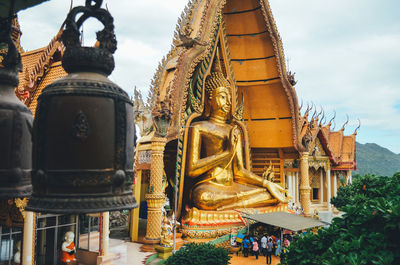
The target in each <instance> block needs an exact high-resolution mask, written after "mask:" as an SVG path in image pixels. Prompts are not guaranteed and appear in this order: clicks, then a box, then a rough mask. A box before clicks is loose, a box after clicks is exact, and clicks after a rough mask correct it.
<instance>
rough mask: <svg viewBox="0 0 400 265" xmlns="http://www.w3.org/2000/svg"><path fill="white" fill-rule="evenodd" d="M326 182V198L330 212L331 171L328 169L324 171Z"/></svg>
mask: <svg viewBox="0 0 400 265" xmlns="http://www.w3.org/2000/svg"><path fill="white" fill-rule="evenodd" d="M326 181H328V189H327V192H328V193H327V196H326V197H327V198H328V210H329V211H330V210H331V169H330V168H329V167H328V169H327V170H326Z"/></svg>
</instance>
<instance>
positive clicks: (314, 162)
mask: <svg viewBox="0 0 400 265" xmlns="http://www.w3.org/2000/svg"><path fill="white" fill-rule="evenodd" d="M217 61H218V62H217ZM216 63H219V64H221V68H222V72H223V75H224V77H225V78H226V79H227V80H228V82H229V84H230V92H231V95H230V97H231V98H232V101H231V108H232V123H235V124H238V126H239V127H240V130H241V136H242V139H244V143H243V149H242V152H243V159H244V167H245V168H246V169H247V170H249V171H251V172H253V173H255V174H256V175H258V176H260V177H263V178H265V179H268V180H270V181H273V182H274V183H276V184H278V185H280V186H281V187H282V188H285V189H287V195H288V198H289V201H288V203H286V204H285V203H279V204H276V205H270V206H268V207H245V206H243V207H238V208H237V209H234V210H235V211H206V210H202V209H198V208H197V207H194V206H196V205H199V203H198V202H194V201H192V202H191V201H190V196H187V194H191V193H192V192H195V189H192V190H191V189H190V187H187V184H185V183H187V182H188V181H192V180H191V179H190V177H189V175H190V174H191V173H190V169H189V171H188V169H187V164H188V163H189V164H190V163H191V161H190V158H188V156H190V153H191V152H192V151H191V150H190V149H191V148H192V147H190V146H191V145H192V144H191V143H190V142H191V139H190V138H191V137H192V135H193V133H192V132H191V131H192V129H191V127H193V124H196V125H197V124H198V122H199V121H200V122H201V121H204V120H207V119H205V116H206V114H205V113H207V100H208V98H209V95H207V93H206V90H207V88H206V87H207V78H208V77H209V76H212V75H213V64H216ZM295 83H296V81H295V80H294V75H293V74H291V72H289V71H288V69H286V65H285V58H284V51H283V46H282V41H281V38H280V36H279V33H278V30H277V26H276V24H275V21H274V18H273V15H272V12H271V8H270V5H269V3H268V1H267V0H261V1H257V0H250V1H238V0H231V1H229V0H227V1H218V0H216V1H201V0H194V1H190V2H189V4H188V6H187V7H186V8H185V11H184V13H183V14H182V16H181V17H180V18H179V19H178V25H177V28H176V32H175V36H174V39H173V46H172V48H171V50H170V52H169V53H168V54H167V55H166V56H165V57H164V59H163V60H162V62H161V63H160V65H159V67H158V69H157V71H156V73H155V76H154V79H153V81H152V86H151V89H150V97H149V98H150V100H148V101H147V102H143V100H142V97H141V95H139V94H138V93H136V95H135V98H136V106H135V111H136V113H137V115H136V118H135V121H136V124H137V125H138V126H139V127H140V131H141V136H142V137H141V138H140V139H139V141H138V144H137V149H136V150H137V154H136V155H137V156H136V177H137V181H138V182H137V183H140V187H139V185H138V186H136V195H137V198H140V200H141V202H142V203H141V206H142V207H148V213H149V215H148V216H147V218H148V219H147V232H146V238H147V239H149V241H150V242H151V241H152V240H153V241H156V239H157V238H159V237H160V232H159V229H158V228H157V227H159V226H160V224H161V223H160V222H161V221H160V218H161V215H162V213H161V212H162V205H163V204H164V201H165V199H166V197H167V198H168V200H169V202H170V204H171V208H174V207H176V210H177V211H176V213H175V214H176V216H177V217H178V220H180V221H181V222H182V229H183V234H184V235H185V236H188V237H189V238H192V239H194V240H196V239H201V238H202V239H206V238H208V239H209V240H211V239H215V238H218V237H221V236H223V235H225V234H226V233H228V230H229V229H232V228H234V229H240V227H242V226H243V225H244V222H243V221H242V220H241V213H242V212H269V211H282V210H283V211H290V212H297V213H301V214H304V215H306V216H312V215H314V213H316V212H315V210H316V211H318V212H319V214H320V216H321V218H323V219H325V220H326V221H330V219H331V218H332V216H333V215H334V214H335V213H334V211H335V209H332V207H331V205H330V198H332V197H333V196H335V195H336V192H337V189H338V187H339V186H340V185H344V184H346V183H348V182H351V171H352V170H355V169H356V157H355V151H356V150H355V137H356V132H354V133H353V134H352V135H344V134H343V131H344V126H345V125H344V126H343V128H341V129H340V130H339V131H334V130H333V129H332V128H331V122H332V121H331V122H329V123H327V124H324V123H325V122H326V119H325V121H323V119H324V118H323V117H321V114H322V112H320V113H319V114H317V113H315V112H316V110H311V109H310V108H307V110H305V111H304V110H303V111H301V107H300V106H299V103H298V97H297V94H296V91H295V89H294V85H295ZM171 99H173V100H172V101H171ZM160 103H161V104H163V106H161V105H160ZM162 108H167V109H168V110H169V111H170V113H171V116H170V117H169V118H168V119H170V125H169V128H167V130H168V133H167V134H166V135H165V137H163V138H164V139H160V137H159V136H155V134H156V130H157V128H155V127H157V126H154V125H153V124H152V123H151V122H150V121H151V120H152V119H153V120H154V119H155V118H157V119H159V116H160V115H159V113H160V111H159V110H161V109H162ZM310 111H314V114H313V115H312V117H309V116H311V115H309V114H310ZM168 122H169V121H168ZM168 122H167V123H168ZM201 141H203V140H201ZM199 148H200V149H201V151H200V152H205V153H207V150H205V151H203V149H204V146H201V147H199ZM222 150H223V148H222V149H221V151H222ZM155 153H157V154H155ZM204 155H205V154H201V155H200V158H202V156H204ZM161 158H163V161H164V163H163V165H164V172H158V173H157V174H154V173H153V171H154V170H153V164H154V161H155V159H157V161H159V160H160V159H161ZM158 163H159V162H158ZM206 167H207V165H206ZM204 174H207V173H204ZM200 178H202V176H200ZM341 179H344V180H342V181H341ZM195 185H196V184H195ZM157 186H158V188H157ZM162 187H163V188H162ZM171 187H177V189H176V190H177V191H178V192H177V194H176V195H175V194H174V191H175V189H173V188H172V189H171ZM164 190H165V191H164ZM165 196H166V197H165ZM174 196H176V197H174ZM175 198H177V201H176V202H175ZM188 200H189V202H188ZM145 201H147V205H146V203H145ZM175 203H176V204H175ZM222 208H223V207H222ZM222 208H221V209H222ZM140 211H141V210H140V209H136V210H134V211H133V214H134V216H135V218H133V220H137V219H138V218H137V217H139V212H140ZM150 213H151V214H150ZM222 223H223V224H224V225H222ZM136 225H137V224H133V226H132V239H133V240H136V239H137V229H135V226H136Z"/></svg>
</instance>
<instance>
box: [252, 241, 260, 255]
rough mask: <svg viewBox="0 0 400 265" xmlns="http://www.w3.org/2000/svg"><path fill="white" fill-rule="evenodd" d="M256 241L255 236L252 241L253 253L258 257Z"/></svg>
mask: <svg viewBox="0 0 400 265" xmlns="http://www.w3.org/2000/svg"><path fill="white" fill-rule="evenodd" d="M258 251H259V249H258V242H257V238H255V239H254V242H253V254H254V255H256V259H258Z"/></svg>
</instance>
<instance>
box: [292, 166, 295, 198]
mask: <svg viewBox="0 0 400 265" xmlns="http://www.w3.org/2000/svg"><path fill="white" fill-rule="evenodd" d="M292 185H293V188H292V197H293V202H295V201H296V176H295V173H294V172H293V173H292Z"/></svg>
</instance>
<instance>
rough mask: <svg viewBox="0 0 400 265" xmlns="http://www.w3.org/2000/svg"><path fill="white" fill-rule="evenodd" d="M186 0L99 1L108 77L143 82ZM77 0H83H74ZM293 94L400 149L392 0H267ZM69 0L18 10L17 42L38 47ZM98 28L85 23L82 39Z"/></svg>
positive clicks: (397, 23) (362, 135) (399, 29)
mask: <svg viewBox="0 0 400 265" xmlns="http://www.w3.org/2000/svg"><path fill="white" fill-rule="evenodd" d="M186 3H187V0H168V1H166V0H146V1H131V0H119V1H104V4H107V6H108V8H109V10H110V12H111V13H112V15H113V17H114V24H115V31H116V35H117V40H118V50H117V52H116V53H115V61H116V68H115V70H114V72H113V74H112V75H111V76H110V79H111V80H113V81H114V82H116V83H117V84H119V85H120V86H121V87H122V88H123V89H125V90H127V91H128V92H129V93H131V94H132V89H133V87H134V85H136V86H137V87H138V88H139V89H141V90H142V91H146V90H148V88H149V85H150V81H151V78H152V77H153V75H154V73H155V71H156V68H157V65H158V63H159V61H160V60H161V59H162V57H163V56H164V55H166V54H167V52H168V51H169V49H170V45H171V43H172V37H173V32H174V30H175V24H176V21H177V19H178V17H179V15H180V13H181V12H182V10H183V8H184V6H185V5H186ZM74 4H75V5H82V4H84V1H82V0H81V1H74ZM270 4H271V7H272V12H273V14H274V17H275V20H276V22H277V27H278V30H279V32H280V34H281V37H282V39H283V44H284V47H285V55H286V58H287V59H288V60H289V68H290V70H292V71H295V72H296V79H297V80H298V84H297V85H296V91H297V95H298V97H299V98H300V99H304V101H313V102H314V103H315V104H316V105H318V106H319V105H321V106H322V107H323V108H324V109H325V110H326V113H327V115H328V116H330V115H332V114H333V110H336V112H337V119H336V123H337V127H336V128H338V127H340V126H341V125H342V124H343V122H344V121H345V119H346V113H347V114H349V116H350V123H349V125H348V127H347V129H346V133H352V132H353V130H354V128H355V127H357V125H358V121H357V118H360V119H361V123H362V127H361V129H360V132H359V133H358V136H357V139H358V140H359V141H360V142H376V143H378V144H381V145H383V146H385V147H388V148H389V149H391V150H393V151H395V152H396V153H399V152H400V137H399V133H398V131H399V129H400V111H399V107H398V106H399V104H400V89H399V85H398V77H399V76H400V65H399V64H400V63H399V62H400V49H399V48H398V44H399V43H400V20H399V19H398V10H400V1H398V0H386V1H376V0H352V1H348V0H324V1H320V0H302V1H298V0H270ZM68 10H69V1H65V0H52V1H49V2H45V3H43V4H41V5H39V6H36V7H34V8H31V9H28V10H25V11H21V12H20V13H19V17H20V24H21V28H22V31H23V35H22V46H23V47H24V48H25V49H27V50H32V49H36V48H39V47H43V46H45V45H47V44H48V42H49V41H50V40H51V38H52V37H53V36H54V35H55V34H56V33H57V31H58V29H59V27H60V26H61V24H62V22H63V21H64V19H65V17H66V14H67V13H68ZM99 28H101V25H99V24H98V23H97V24H96V23H92V21H88V23H85V25H84V31H85V44H86V43H87V44H88V45H89V44H91V43H92V42H94V36H95V35H94V32H95V31H96V30H98V29H99Z"/></svg>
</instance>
